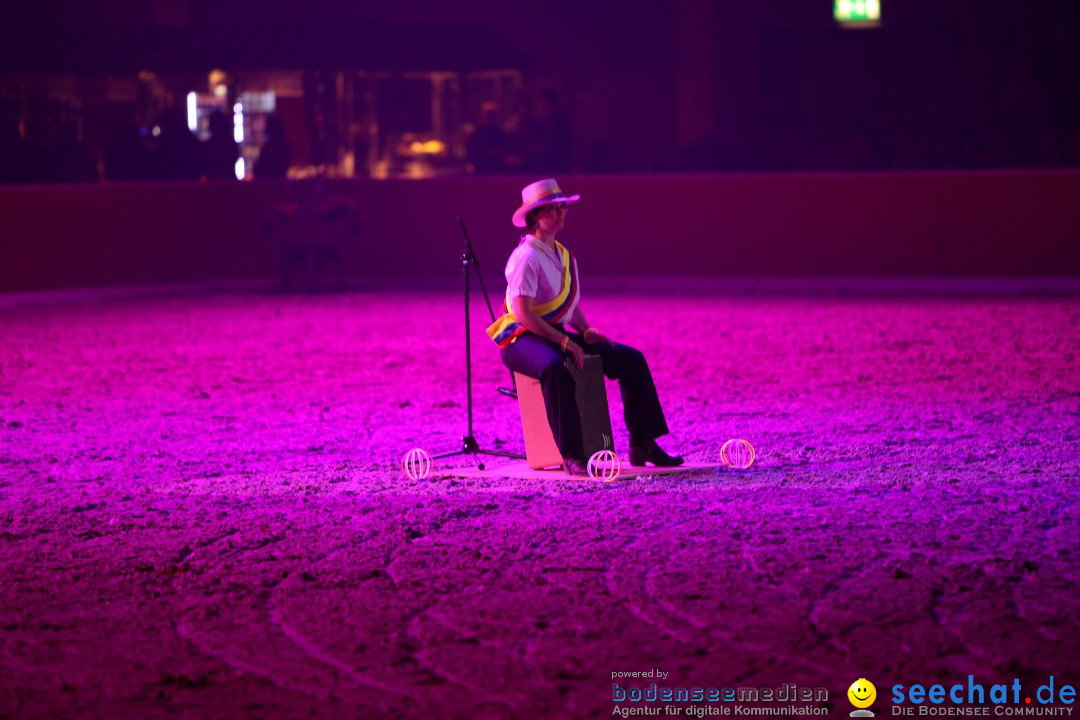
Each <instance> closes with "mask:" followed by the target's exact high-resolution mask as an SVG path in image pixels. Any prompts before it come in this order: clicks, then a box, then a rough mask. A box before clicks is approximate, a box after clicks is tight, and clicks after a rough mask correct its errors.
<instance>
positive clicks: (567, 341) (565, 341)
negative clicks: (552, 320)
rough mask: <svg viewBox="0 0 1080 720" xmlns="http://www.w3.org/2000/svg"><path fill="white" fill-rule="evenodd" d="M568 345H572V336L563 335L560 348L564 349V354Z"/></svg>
mask: <svg viewBox="0 0 1080 720" xmlns="http://www.w3.org/2000/svg"><path fill="white" fill-rule="evenodd" d="M568 344H570V336H569V335H563V336H562V342H561V343H560V347H561V348H562V351H563V352H566V346H567V345H568Z"/></svg>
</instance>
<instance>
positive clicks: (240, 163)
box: [233, 158, 246, 180]
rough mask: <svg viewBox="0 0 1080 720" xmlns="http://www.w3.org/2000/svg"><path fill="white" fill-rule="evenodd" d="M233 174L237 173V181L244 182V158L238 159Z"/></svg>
mask: <svg viewBox="0 0 1080 720" xmlns="http://www.w3.org/2000/svg"><path fill="white" fill-rule="evenodd" d="M233 172H235V173H236V179H237V180H243V179H244V175H245V174H246V171H245V169H244V158H237V159H236V166H235V168H234V169H233Z"/></svg>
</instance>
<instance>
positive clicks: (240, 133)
mask: <svg viewBox="0 0 1080 720" xmlns="http://www.w3.org/2000/svg"><path fill="white" fill-rule="evenodd" d="M232 111H233V140H235V141H236V142H238V143H242V142H244V106H243V104H241V103H236V104H235V105H233V108H232Z"/></svg>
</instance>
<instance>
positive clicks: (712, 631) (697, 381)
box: [0, 292, 1080, 718]
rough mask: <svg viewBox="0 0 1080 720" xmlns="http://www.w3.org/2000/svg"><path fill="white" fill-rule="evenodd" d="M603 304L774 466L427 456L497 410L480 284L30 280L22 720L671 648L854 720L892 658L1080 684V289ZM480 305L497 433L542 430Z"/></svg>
mask: <svg viewBox="0 0 1080 720" xmlns="http://www.w3.org/2000/svg"><path fill="white" fill-rule="evenodd" d="M586 307H587V309H588V312H589V315H590V317H591V319H593V321H594V323H595V324H597V325H599V326H602V327H603V329H605V330H607V331H609V332H610V334H611V335H612V336H614V337H616V338H620V339H623V340H625V341H626V342H629V343H631V344H635V345H637V346H638V347H640V348H641V349H642V350H644V351H645V352H646V355H647V356H648V357H649V358H650V359H651V362H652V367H653V370H654V374H655V376H656V379H657V384H658V386H659V387H660V391H661V397H662V399H663V401H664V404H665V406H666V409H667V411H668V415H669V420H670V424H671V426H672V428H673V430H674V433H673V435H672V436H670V437H669V438H667V439H666V441H665V445H666V446H667V447H669V448H670V449H672V450H676V451H679V452H682V453H685V454H686V455H687V456H688V458H690V459H692V460H696V461H709V460H715V459H716V458H717V455H718V452H719V448H720V445H721V443H722V442H723V441H724V440H726V439H728V438H731V437H745V438H748V439H750V440H751V441H752V442H753V443H754V445H755V446H756V448H757V450H758V461H757V464H756V465H754V467H753V468H752V469H750V470H749V471H746V472H734V471H715V472H711V473H707V474H699V475H694V476H674V477H659V478H642V479H635V480H631V481H626V482H616V483H613V484H604V483H598V482H587V481H577V482H551V481H535V480H514V479H509V478H503V477H497V478H484V479H471V480H462V479H458V480H454V479H441V480H421V481H410V480H407V479H405V478H404V477H403V476H402V475H401V473H400V472H399V471H398V470H397V469H396V464H397V460H398V458H399V457H400V456H401V454H402V453H403V452H404V451H405V450H408V449H409V448H412V447H414V446H422V447H425V448H427V449H429V450H431V451H433V452H435V451H443V450H452V449H455V448H456V446H457V444H458V438H459V436H460V435H462V434H463V432H464V430H465V408H464V401H465V396H464V378H463V374H464V371H463V352H464V351H463V342H462V338H461V336H460V325H461V319H460V309H459V299H458V295H457V294H456V293H453V292H445V293H444V292H434V293H430V294H421V293H410V292H392V293H385V294H381V295H374V294H351V295H339V296H320V297H274V296H268V295H256V294H239V293H237V294H218V295H201V296H188V297H177V298H156V299H153V298H150V299H141V300H114V301H103V302H89V303H83V304H59V305H55V304H54V305H36V306H22V307H14V308H9V309H7V310H3V311H0V337H2V338H3V342H2V344H0V371H2V374H0V578H2V583H0V717H12V718H43V717H100V718H158V717H191V718H196V717H198V718H204V717H205V718H249V717H250V718H258V717H262V718H272V717H274V718H276V717H290V718H291V717H304V718H308V717H311V718H352V717H357V718H398V717H402V718H404V717H409V718H529V717H543V718H573V717H608V716H610V715H611V711H612V703H611V673H612V672H616V671H637V670H647V669H649V668H660V669H662V670H663V671H665V672H668V673H670V675H669V678H668V681H667V682H668V684H670V685H682V686H691V685H701V686H717V687H724V686H754V687H758V686H776V685H780V684H781V683H788V682H793V683H797V684H798V685H799V686H823V687H826V688H828V689H829V691H830V696H831V698H832V700H831V701H830V705H831V706H832V707H833V708H834V709H833V711H832V712H831V715H832V716H834V717H841V716H843V717H846V715H847V712H848V711H849V710H850V709H851V708H850V706H849V705H848V704H847V702H846V700H845V699H844V694H843V693H844V691H845V689H846V688H847V686H848V685H849V684H850V683H851V682H852V681H853V680H855V679H857V678H859V677H866V678H869V679H871V680H872V681H873V682H875V683H876V684H877V686H878V688H879V701H878V704H877V707H876V709H877V710H878V712H879V715H881V714H887V713H888V712H889V710H888V707H887V704H886V703H887V701H888V700H887V698H888V692H887V690H883V688H886V689H887V688H888V687H889V686H891V685H892V684H893V683H904V684H911V683H922V684H924V685H929V684H932V683H934V682H950V681H956V682H961V681H964V680H965V679H966V677H967V675H968V674H969V673H972V674H974V675H975V676H976V680H977V681H980V682H983V683H985V684H986V685H987V686H989V685H990V684H992V683H995V682H1009V681H1011V679H1012V678H1013V677H1018V678H1020V679H1021V681H1022V682H1023V683H1024V687H1025V691H1027V690H1028V689H1030V690H1033V689H1034V688H1035V687H1036V686H1037V685H1038V684H1040V683H1043V682H1045V681H1046V679H1047V678H1048V677H1049V676H1050V675H1054V676H1056V677H1057V678H1058V681H1059V682H1061V681H1063V680H1067V679H1071V680H1072V681H1073V684H1076V683H1075V681H1076V679H1077V676H1076V671H1077V670H1078V669H1080V662H1078V659H1080V653H1078V643H1077V630H1078V622H1077V620H1078V610H1080V594H1078V593H1077V583H1078V580H1080V578H1078V564H1077V561H1078V557H1077V553H1078V550H1080V548H1078V540H1080V533H1078V530H1080V527H1078V514H1080V513H1078V509H1077V506H1076V488H1077V478H1078V475H1080V454H1078V447H1080V362H1077V357H1076V354H1077V344H1076V341H1077V338H1078V337H1080V301H1077V299H1075V298H1059V299H1052V298H1051V299H1026V298H1023V297H990V298H984V299H977V300H976V299H965V298H955V297H953V298H940V297H939V298H912V297H884V298H882V297H879V298H855V297H852V298H847V299H845V298H841V297H828V296H817V297H813V298H805V297H804V298H798V297H760V296H741V297H730V296H729V297H722V296H709V297H700V298H693V297H686V296H683V297H679V296H664V295H659V296H658V295H650V296H632V295H606V296H592V297H590V298H589V299H588V302H587V304H586ZM481 313H483V314H484V315H486V311H485V310H483V306H482V305H481V304H479V303H478V304H477V305H476V306H475V308H474V318H477V317H478V316H480V315H481ZM474 324H475V325H476V326H477V327H476V329H475V331H474V333H473V338H474V344H475V348H476V362H475V368H476V373H475V382H476V434H477V436H478V438H479V440H480V442H481V443H482V444H484V445H487V446H490V447H497V448H502V449H509V450H520V449H521V444H520V443H521V440H520V430H519V427H518V417H517V408H516V404H515V403H514V402H513V401H510V400H508V399H506V398H504V397H502V396H500V395H498V394H496V393H495V392H494V387H495V386H496V385H499V384H505V382H506V380H507V375H506V373H505V371H503V369H502V368H501V366H500V365H499V364H498V361H497V357H496V353H495V352H494V349H493V348H492V347H491V346H490V345H489V344H488V343H489V341H488V340H487V339H486V337H485V336H484V335H483V334H482V331H481V329H480V325H481V323H480V322H479V321H477V322H476V323H474ZM609 389H610V390H611V391H612V392H611V393H610V399H611V404H612V415H613V418H614V419H615V425H616V426H617V427H618V428H619V429H620V430H622V425H621V422H619V420H618V418H619V417H620V414H621V406H620V404H619V398H618V393H617V392H615V391H614V387H613V386H609ZM616 442H617V446H618V448H619V449H620V450H622V451H623V452H625V450H626V436H625V433H624V432H623V433H622V434H618V436H617V437H616ZM493 462H498V461H497V460H495V461H493ZM442 467H445V465H443V466H442Z"/></svg>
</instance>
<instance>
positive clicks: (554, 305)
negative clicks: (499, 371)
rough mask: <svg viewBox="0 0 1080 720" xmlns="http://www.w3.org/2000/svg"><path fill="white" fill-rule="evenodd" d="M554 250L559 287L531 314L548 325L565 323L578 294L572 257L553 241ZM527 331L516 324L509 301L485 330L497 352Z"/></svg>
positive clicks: (536, 306) (560, 244) (534, 307)
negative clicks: (559, 262)
mask: <svg viewBox="0 0 1080 720" xmlns="http://www.w3.org/2000/svg"><path fill="white" fill-rule="evenodd" d="M555 249H556V250H558V251H559V256H560V257H561V258H562V264H563V277H562V287H561V288H559V294H558V295H556V296H555V297H554V298H552V299H551V300H548V301H547V302H545V303H540V304H539V305H534V306H533V310H534V312H536V314H537V315H539V316H540V317H542V318H544V320H545V321H547V322H548V323H549V324H551V325H555V324H557V323H561V322H563V321H564V320H569V318H566V317H565V315H566V313H567V312H568V311H569V310H570V308H571V307H573V306H574V304H575V303H576V302H577V300H578V297H579V295H580V292H581V289H580V287H579V286H578V277H577V265H575V264H574V256H573V255H571V254H570V251H569V250H567V249H566V248H565V247H563V246H562V243H560V242H559V241H557V240H556V241H555ZM527 332H529V330H528V328H526V327H525V326H524V325H522V324H521V323H519V322H518V321H517V318H515V317H514V309H513V307H512V306H511V304H510V299H509V298H507V300H506V312H505V313H503V315H502V317H500V318H499V319H498V320H496V321H495V322H494V323H492V324H491V326H490V327H488V329H487V334H488V335H489V336H490V337H491V339H492V340H494V341H495V344H496V345H498V346H499V349H500V350H505V349H506V348H508V347H510V346H511V345H513V344H514V341H515V340H517V339H518V338H519V337H521V336H522V335H524V334H525V333H527Z"/></svg>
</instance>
